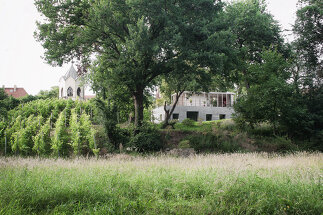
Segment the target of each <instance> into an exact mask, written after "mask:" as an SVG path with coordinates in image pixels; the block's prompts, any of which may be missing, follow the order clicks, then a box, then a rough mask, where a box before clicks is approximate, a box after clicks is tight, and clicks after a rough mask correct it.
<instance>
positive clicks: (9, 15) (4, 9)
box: [0, 0, 297, 95]
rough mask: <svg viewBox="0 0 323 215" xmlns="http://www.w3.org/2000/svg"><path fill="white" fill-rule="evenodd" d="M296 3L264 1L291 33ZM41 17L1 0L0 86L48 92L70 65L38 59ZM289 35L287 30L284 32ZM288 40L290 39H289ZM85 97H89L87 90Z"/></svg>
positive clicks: (30, 4)
mask: <svg viewBox="0 0 323 215" xmlns="http://www.w3.org/2000/svg"><path fill="white" fill-rule="evenodd" d="M296 3H297V0H267V4H268V10H269V12H270V13H271V14H273V16H274V18H275V19H276V20H277V21H278V22H279V23H280V25H281V26H282V29H283V30H285V29H286V30H291V25H292V24H293V23H294V21H295V18H296V15H295V12H296ZM40 19H41V16H40V14H39V13H38V11H37V9H36V8H35V6H34V1H33V0H0V87H2V86H3V85H5V87H13V86H14V85H16V86H17V87H23V88H25V90H26V91H27V93H28V94H31V95H36V94H37V93H39V91H40V90H50V88H51V87H52V86H58V85H59V78H60V77H61V76H63V75H64V74H65V73H66V72H67V70H68V69H69V68H70V66H71V64H65V65H63V66H62V67H52V66H50V65H48V64H46V62H45V61H44V60H43V59H42V58H41V57H42V56H43V54H44V49H43V48H42V46H41V44H40V43H38V42H37V41H36V40H35V39H34V37H33V34H34V31H35V30H36V24H35V23H36V21H37V20H40ZM284 34H285V35H287V34H290V32H289V31H286V32H285V33H284ZM288 39H289V41H290V40H292V36H289V37H288ZM86 94H92V93H91V92H89V90H87V91H86Z"/></svg>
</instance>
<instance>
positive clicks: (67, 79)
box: [59, 65, 84, 100]
mask: <svg viewBox="0 0 323 215" xmlns="http://www.w3.org/2000/svg"><path fill="white" fill-rule="evenodd" d="M59 98H62V99H73V100H76V99H79V100H84V86H83V85H82V83H81V78H80V76H79V75H78V74H77V72H76V70H75V68H74V66H73V65H72V66H71V68H70V69H69V70H68V71H67V72H66V74H65V75H63V76H62V77H61V78H60V79H59Z"/></svg>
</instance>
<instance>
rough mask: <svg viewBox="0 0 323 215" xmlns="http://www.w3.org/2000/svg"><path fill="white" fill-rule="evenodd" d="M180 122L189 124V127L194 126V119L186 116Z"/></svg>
mask: <svg viewBox="0 0 323 215" xmlns="http://www.w3.org/2000/svg"><path fill="white" fill-rule="evenodd" d="M182 124H183V125H186V126H190V127H192V126H194V124H195V121H194V120H192V119H189V118H187V119H184V120H183V121H182Z"/></svg>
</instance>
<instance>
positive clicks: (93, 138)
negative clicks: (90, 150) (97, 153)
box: [93, 134, 97, 149]
mask: <svg viewBox="0 0 323 215" xmlns="http://www.w3.org/2000/svg"><path fill="white" fill-rule="evenodd" d="M93 141H94V148H95V149H96V148H97V147H96V142H95V135H94V134H93Z"/></svg>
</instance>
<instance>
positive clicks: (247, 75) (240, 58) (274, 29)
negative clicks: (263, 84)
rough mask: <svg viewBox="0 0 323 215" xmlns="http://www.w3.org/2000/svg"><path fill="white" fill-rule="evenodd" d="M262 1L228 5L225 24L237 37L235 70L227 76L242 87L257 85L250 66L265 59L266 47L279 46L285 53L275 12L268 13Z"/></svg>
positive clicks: (237, 2) (279, 49)
mask: <svg viewBox="0 0 323 215" xmlns="http://www.w3.org/2000/svg"><path fill="white" fill-rule="evenodd" d="M266 7H267V5H266V2H265V1H262V0H246V1H234V2H233V3H231V4H229V5H228V6H227V7H226V13H225V16H224V17H225V20H226V21H225V23H226V24H227V25H228V26H230V31H231V32H232V34H233V35H234V37H235V53H236V55H235V56H234V57H236V58H235V59H234V60H233V62H234V64H235V69H234V70H232V72H233V73H232V74H231V75H226V76H224V79H225V80H227V81H232V82H234V83H236V84H238V86H239V93H241V92H242V90H243V87H245V88H247V89H249V87H251V85H252V84H253V83H252V81H253V73H252V71H250V70H249V67H250V66H252V65H253V64H254V63H256V62H258V63H260V62H262V50H263V49H272V48H273V47H275V48H276V49H277V50H278V52H279V53H285V52H286V50H285V48H284V44H283V39H282V37H281V35H280V32H281V30H280V27H279V25H278V23H277V22H276V21H275V20H274V18H273V15H271V14H270V13H268V10H267V9H266Z"/></svg>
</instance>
